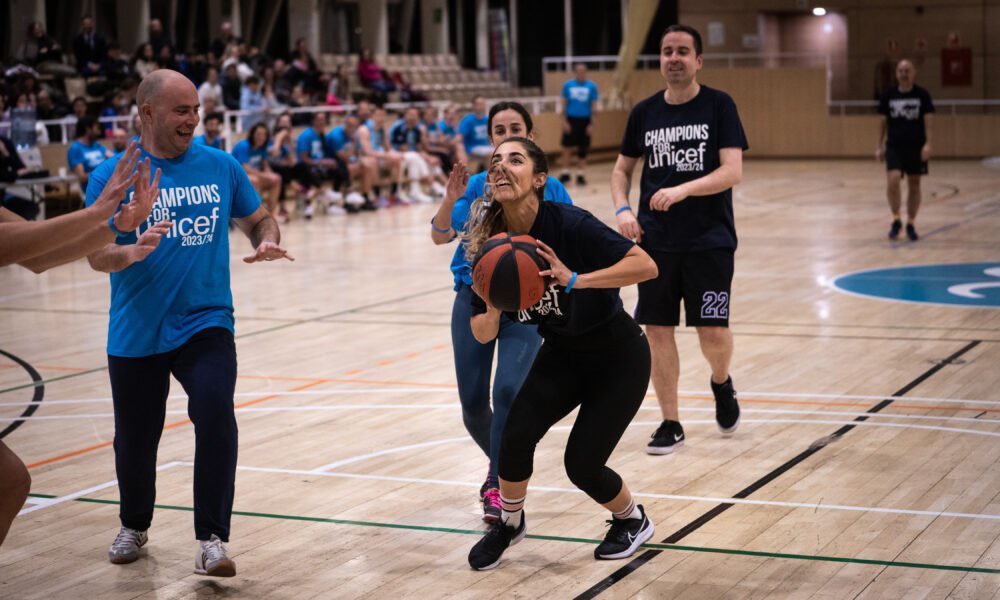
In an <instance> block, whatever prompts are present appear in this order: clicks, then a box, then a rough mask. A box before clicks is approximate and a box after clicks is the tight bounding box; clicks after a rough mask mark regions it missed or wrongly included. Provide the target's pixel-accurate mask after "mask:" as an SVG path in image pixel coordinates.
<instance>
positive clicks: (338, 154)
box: [325, 115, 378, 212]
mask: <svg viewBox="0 0 1000 600" xmlns="http://www.w3.org/2000/svg"><path fill="white" fill-rule="evenodd" d="M360 124H361V121H360V120H359V119H358V116H357V115H347V117H345V118H344V122H343V123H341V124H340V125H338V126H336V127H334V128H333V129H331V130H330V132H329V133H327V134H326V138H325V141H326V151H327V155H328V156H331V157H333V158H335V159H336V160H337V161H338V162H339V163H340V166H339V168H340V173H341V176H342V177H343V178H344V180H343V182H342V188H341V192H343V191H346V190H348V189H349V188H350V187H351V182H352V181H354V182H359V187H360V188H361V193H360V194H359V193H358V192H355V191H350V192H348V194H347V196H346V197H345V198H344V207H345V208H346V209H347V211H348V212H357V211H358V210H375V208H376V206H375V203H374V202H372V199H371V194H372V189H373V186H374V185H375V178H376V177H377V176H378V168H377V167H376V165H375V158H374V157H372V156H360V155H359V153H358V144H357V134H358V127H359V125H360Z"/></svg>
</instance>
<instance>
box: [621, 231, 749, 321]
mask: <svg viewBox="0 0 1000 600" xmlns="http://www.w3.org/2000/svg"><path fill="white" fill-rule="evenodd" d="M647 252H648V253H649V255H650V256H651V257H653V260H654V261H656V266H657V267H658V268H659V269H660V274H659V276H657V278H656V279H653V280H650V281H644V282H642V283H640V284H639V303H638V304H637V305H636V307H635V320H636V321H638V322H639V323H641V324H643V325H663V326H666V327H676V326H677V325H679V324H680V319H681V315H680V309H681V301H682V300H683V301H684V320H685V323H686V324H687V326H688V327H698V326H718V327H729V298H730V291H731V289H732V284H733V255H734V254H735V252H734V251H733V250H732V249H729V248H715V249H712V250H705V251H703V252H660V251H657V250H647Z"/></svg>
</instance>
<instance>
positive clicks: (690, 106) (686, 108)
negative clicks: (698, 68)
mask: <svg viewBox="0 0 1000 600" xmlns="http://www.w3.org/2000/svg"><path fill="white" fill-rule="evenodd" d="M663 93H664V90H660V91H659V92H657V93H655V94H653V95H652V96H650V97H649V98H646V99H645V100H643V101H642V102H639V103H638V104H636V105H635V106H634V107H633V108H632V112H631V113H629V116H628V125H627V126H626V127H625V136H624V137H623V138H622V145H621V153H622V155H624V156H628V157H631V158H639V157H640V156H641V157H643V158H644V159H645V163H644V164H643V169H642V179H641V184H640V193H639V215H638V219H639V225H640V226H642V230H643V232H644V233H643V236H642V245H643V247H644V248H649V249H653V250H661V251H666V252H698V251H702V250H709V249H712V248H732V249H734V250H735V249H736V225H735V224H734V222H733V192H732V189H728V190H725V191H723V192H719V193H718V194H713V195H711V196H697V197H696V196H690V197H688V198H685V199H684V201H683V202H679V203H677V204H675V205H673V206H671V207H670V210H668V211H653V210H650V209H649V199H650V198H652V196H653V194H654V193H655V192H656V191H657V190H659V189H660V188H665V187H674V186H678V185H681V184H682V183H686V182H688V181H691V180H693V179H698V178H700V177H704V176H705V175H708V174H709V173H711V172H712V171H714V170H716V169H717V168H719V165H720V162H719V150H720V149H721V148H740V149H742V150H746V149H747V148H748V147H749V146H748V145H747V138H746V134H744V133H743V124H742V123H740V116H739V113H738V112H737V111H736V103H735V102H733V99H732V98H730V97H729V94H727V93H725V92H721V91H719V90H716V89H712V88H710V87H708V86H706V85H702V86H701V89H700V90H699V91H698V95H696V96H695V97H694V98H692V99H691V100H689V101H687V102H685V103H684V104H667V102H666V100H664V98H663Z"/></svg>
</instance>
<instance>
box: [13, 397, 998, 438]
mask: <svg viewBox="0 0 1000 600" xmlns="http://www.w3.org/2000/svg"><path fill="white" fill-rule="evenodd" d="M289 395H291V394H289V393H285V394H282V396H289ZM243 406H244V407H243V408H239V407H237V408H236V412H237V413H258V412H259V413H282V412H291V413H294V412H335V411H343V410H365V411H371V410H453V411H454V410H458V409H459V408H461V407H460V406H459V405H458V404H457V403H454V402H448V403H440V404H371V403H367V404H326V405H324V404H320V405H312V406H308V405H307V406H264V407H250V406H246V405H245V404H244V405H243ZM919 408H923V407H919ZM639 410H642V411H658V410H660V408H659V406H641V407H639ZM972 410H976V411H979V412H981V413H983V412H998V411H984V410H982V409H978V408H977V409H972ZM684 411H685V412H698V413H712V414H715V409H714V408H707V407H706V408H698V407H690V406H689V407H685V408H684ZM743 413H744V414H771V415H816V416H829V415H835V416H841V417H872V418H876V419H917V420H925V421H957V422H961V423H976V424H982V425H1000V420H998V419H978V418H974V417H946V416H935V415H910V414H905V413H876V414H868V413H864V412H846V411H837V410H792V409H775V408H744V409H743ZM165 414H168V415H185V414H187V411H186V410H168V411H165ZM114 416H115V415H114V413H81V414H68V415H34V416H28V417H23V416H22V417H2V418H0V423H4V422H15V421H77V420H88V419H111V418H114ZM801 422H803V423H811V422H812V420H811V419H803V420H802V421H801ZM949 430H950V429H949ZM955 431H979V430H961V429H955Z"/></svg>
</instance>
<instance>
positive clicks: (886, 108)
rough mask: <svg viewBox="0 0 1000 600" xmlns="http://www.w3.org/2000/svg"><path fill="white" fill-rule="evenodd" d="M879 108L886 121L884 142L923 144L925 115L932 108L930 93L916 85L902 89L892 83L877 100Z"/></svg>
mask: <svg viewBox="0 0 1000 600" xmlns="http://www.w3.org/2000/svg"><path fill="white" fill-rule="evenodd" d="M878 112H879V113H880V114H883V115H885V116H886V121H887V122H888V128H887V134H888V135H887V137H886V141H885V143H886V144H888V145H891V146H923V145H924V143H925V142H926V141H927V135H926V130H925V129H924V115H926V114H927V113H932V112H934V103H933V102H931V95H930V94H929V93H928V92H927V90H925V89H924V88H922V87H920V86H919V85H914V86H913V87H912V88H911V89H910V91H908V92H901V91H899V86H897V85H894V86H892V87H891V88H889V89H888V90H886V92H885V94H883V95H882V99H881V100H880V101H879V103H878Z"/></svg>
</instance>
